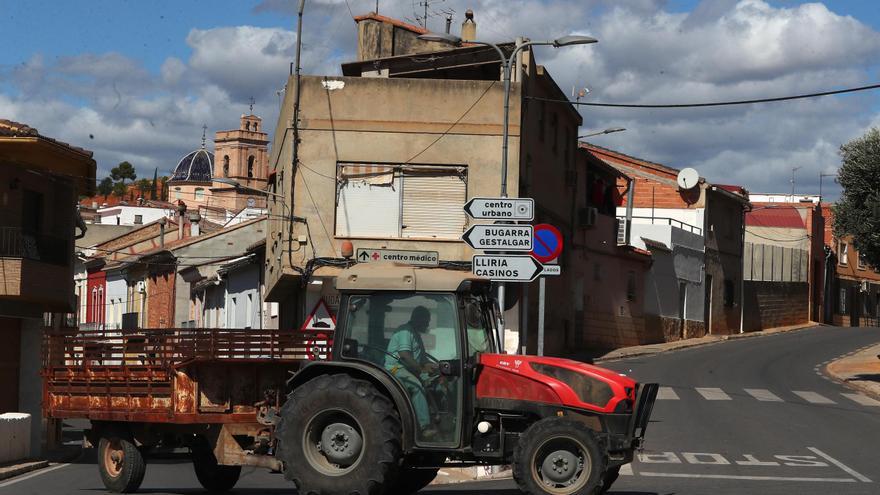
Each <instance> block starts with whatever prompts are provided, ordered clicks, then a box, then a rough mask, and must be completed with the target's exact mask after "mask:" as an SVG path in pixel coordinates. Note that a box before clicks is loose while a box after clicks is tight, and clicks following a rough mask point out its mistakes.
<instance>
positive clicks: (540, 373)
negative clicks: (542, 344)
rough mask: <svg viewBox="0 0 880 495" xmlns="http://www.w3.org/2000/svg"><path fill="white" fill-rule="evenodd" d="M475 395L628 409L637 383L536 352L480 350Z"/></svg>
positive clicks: (608, 410)
mask: <svg viewBox="0 0 880 495" xmlns="http://www.w3.org/2000/svg"><path fill="white" fill-rule="evenodd" d="M480 364H481V365H482V366H483V369H482V371H481V372H480V377H479V380H478V382H477V396H478V397H479V398H497V399H514V400H526V401H533V402H543V403H551V404H560V405H563V406H568V407H575V408H579V409H589V410H592V411H596V412H604V413H615V412H616V413H625V412H631V411H632V406H633V402H634V400H635V391H636V386H637V383H636V382H635V381H634V380H632V379H630V378H628V377H625V376H622V375H620V374H619V373H616V372H614V371H611V370H607V369H604V368H600V367H598V366H593V365H590V364H586V363H581V362H579V361H572V360H570V359H561V358H553V357H540V356H519V355H508V354H481V355H480Z"/></svg>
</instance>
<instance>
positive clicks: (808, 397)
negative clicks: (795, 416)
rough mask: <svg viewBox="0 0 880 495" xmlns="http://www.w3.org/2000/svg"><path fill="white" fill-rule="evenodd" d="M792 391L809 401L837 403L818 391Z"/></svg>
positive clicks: (814, 402)
mask: <svg viewBox="0 0 880 495" xmlns="http://www.w3.org/2000/svg"><path fill="white" fill-rule="evenodd" d="M791 392H792V393H793V394H795V395H797V396H799V397H800V398H801V399H804V400H805V401H807V402H812V403H813V404H837V403H836V402H834V401H833V400H831V399H829V398H827V397H825V396H822V395H819V394H817V393H816V392H806V391H803V390H801V391H798V390H792V391H791Z"/></svg>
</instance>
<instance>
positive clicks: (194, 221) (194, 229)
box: [189, 211, 202, 237]
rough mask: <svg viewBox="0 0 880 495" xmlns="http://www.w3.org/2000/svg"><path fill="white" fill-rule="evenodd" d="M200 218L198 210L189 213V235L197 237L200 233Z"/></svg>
mask: <svg viewBox="0 0 880 495" xmlns="http://www.w3.org/2000/svg"><path fill="white" fill-rule="evenodd" d="M201 220H202V217H201V215H199V212H197V211H196V212H193V213H190V214H189V235H190V236H192V237H198V235H199V233H200V229H199V222H200V221H201Z"/></svg>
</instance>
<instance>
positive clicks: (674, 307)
mask: <svg viewBox="0 0 880 495" xmlns="http://www.w3.org/2000/svg"><path fill="white" fill-rule="evenodd" d="M580 146H581V147H582V148H583V149H584V150H586V151H587V152H588V153H589V154H590V155H591V156H592V157H594V158H595V159H597V160H601V161H603V162H605V163H607V164H608V165H610V166H612V167H614V168H616V169H617V170H619V171H620V172H622V173H623V174H626V175H627V176H629V177H631V178H632V182H630V183H627V182H626V181H624V180H622V179H618V181H617V188H618V190H620V191H627V193H629V188H632V192H631V195H632V198H633V202H632V206H631V209H628V208H627V202H626V194H623V196H624V197H622V198H621V200H620V204H619V206H618V207H617V216H618V219H619V220H621V225H625V224H626V222H627V220H626V216H627V215H628V214H630V215H631V216H632V219H631V221H629V223H630V225H627V226H625V227H622V229H623V230H622V231H621V235H620V239H621V241H623V242H628V243H629V244H630V245H633V246H637V247H644V248H647V249H649V250H651V252H652V256H653V257H654V265H652V275H651V278H650V280H649V281H650V282H651V283H650V284H649V289H650V292H649V293H648V295H647V297H646V299H647V300H648V301H657V303H656V304H654V305H653V306H650V305H649V306H648V307H646V309H647V310H648V311H649V312H648V314H647V315H646V317H647V319H648V324H647V326H648V332H649V333H651V332H654V333H655V334H657V335H662V336H663V338H664V339H665V340H677V339H681V338H691V337H700V336H703V335H706V334H722V335H724V334H731V333H739V332H740V324H741V323H740V322H741V311H742V290H743V286H742V255H743V234H744V219H743V217H744V213H745V210H746V209H747V207H748V204H749V200H748V193H747V192H746V191H745V190H744V189H743V188H742V187H739V186H727V185H720V184H711V183H709V182H707V181H706V180H705V179H703V178H699V180H698V181H697V182H696V183H695V184H694V185H693V186H690V187H688V188H687V189H684V188H682V187H680V186H679V184H678V181H677V179H678V175H679V172H680V171H679V170H678V169H675V168H672V167H668V166H666V165H662V164H659V163H654V162H650V161H647V160H643V159H640V158H636V157H633V156H629V155H626V154H623V153H620V152H618V151H613V150H610V149H606V148H602V147H599V146H595V145H593V144H590V143H581V144H580Z"/></svg>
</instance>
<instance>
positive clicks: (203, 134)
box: [202, 124, 208, 149]
mask: <svg viewBox="0 0 880 495" xmlns="http://www.w3.org/2000/svg"><path fill="white" fill-rule="evenodd" d="M207 132H208V124H202V149H205V134H206V133H207Z"/></svg>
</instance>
